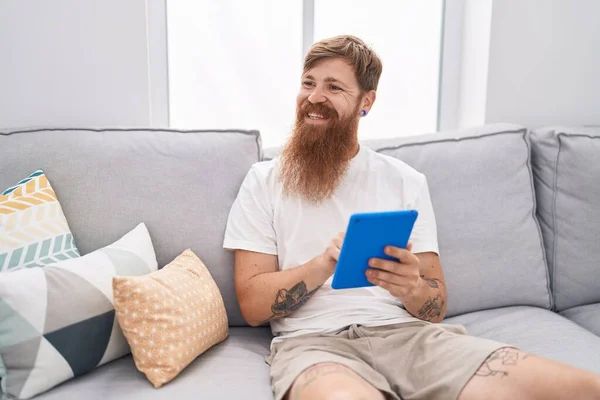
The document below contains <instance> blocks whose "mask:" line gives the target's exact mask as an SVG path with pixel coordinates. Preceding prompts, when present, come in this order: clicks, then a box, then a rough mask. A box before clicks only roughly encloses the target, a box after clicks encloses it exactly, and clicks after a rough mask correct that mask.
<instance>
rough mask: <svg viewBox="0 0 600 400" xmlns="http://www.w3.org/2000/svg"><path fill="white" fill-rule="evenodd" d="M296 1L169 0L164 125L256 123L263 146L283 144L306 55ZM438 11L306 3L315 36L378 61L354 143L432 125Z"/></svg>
mask: <svg viewBox="0 0 600 400" xmlns="http://www.w3.org/2000/svg"><path fill="white" fill-rule="evenodd" d="M303 3H304V2H303V1H302V0H285V1H281V0H251V1H250V0H220V1H214V0H196V1H193V2H192V1H188V2H179V1H168V2H167V29H168V52H169V53H168V58H169V61H168V62H169V108H170V124H171V127H173V128H186V129H213V128H214V129H229V128H237V129H258V130H259V131H260V132H261V136H262V140H263V145H264V146H265V147H271V146H279V145H281V144H283V142H284V141H285V140H286V138H287V137H288V135H289V133H290V131H291V129H292V126H293V123H294V119H295V111H296V94H297V93H298V89H299V87H300V74H301V72H302V62H303V59H304V54H303V52H304V50H303V48H302V43H303V37H304V36H305V34H306V32H304V31H303V29H305V27H304V26H303V17H302V12H303ZM442 10H443V0H430V1H427V2H416V1H404V2H396V1H389V0H369V2H364V1H358V0H314V15H312V21H309V22H311V23H309V24H306V25H307V26H312V27H314V31H313V32H310V33H312V36H313V39H314V40H315V41H317V40H320V39H322V38H325V37H329V36H334V35H338V34H342V33H349V34H353V35H356V36H358V37H360V38H361V39H363V40H365V41H366V42H367V43H368V44H369V45H371V46H372V47H373V48H374V49H375V51H377V53H378V54H379V55H380V56H381V58H382V61H383V65H384V68H383V75H382V77H381V80H380V86H379V90H378V93H377V101H376V103H375V106H374V107H373V109H372V110H371V114H370V115H369V116H368V117H367V118H364V119H363V120H362V121H361V124H360V128H359V137H360V139H372V138H386V137H395V136H400V135H412V134H420V133H429V132H434V131H435V130H436V126H437V114H438V86H439V64H440V62H439V60H440V46H441V27H442ZM304 22H306V20H305V21H304ZM309 37H310V36H309Z"/></svg>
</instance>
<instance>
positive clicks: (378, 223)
mask: <svg viewBox="0 0 600 400" xmlns="http://www.w3.org/2000/svg"><path fill="white" fill-rule="evenodd" d="M417 216H418V212H417V210H401V211H384V212H373V213H360V214H353V215H352V216H351V217H350V221H349V223H348V228H347V229H346V235H345V237H344V243H343V244H342V248H341V252H340V257H339V259H338V262H337V265H336V267H335V273H334V275H333V281H332V283H331V287H332V288H334V289H349V288H358V287H365V286H373V284H372V283H371V282H369V281H368V280H367V277H366V275H365V272H366V271H367V269H368V268H370V267H369V260H370V259H371V258H374V257H376V258H383V259H387V260H397V259H395V258H393V257H390V256H388V255H386V254H385V253H384V252H383V249H384V248H385V246H396V247H400V248H406V246H407V245H408V239H409V238H410V234H411V232H412V229H413V226H414V224H415V221H416V220H417Z"/></svg>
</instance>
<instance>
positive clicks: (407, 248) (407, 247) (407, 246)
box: [406, 242, 412, 251]
mask: <svg viewBox="0 0 600 400" xmlns="http://www.w3.org/2000/svg"><path fill="white" fill-rule="evenodd" d="M406 250H408V251H411V250H412V242H408V244H407V245H406Z"/></svg>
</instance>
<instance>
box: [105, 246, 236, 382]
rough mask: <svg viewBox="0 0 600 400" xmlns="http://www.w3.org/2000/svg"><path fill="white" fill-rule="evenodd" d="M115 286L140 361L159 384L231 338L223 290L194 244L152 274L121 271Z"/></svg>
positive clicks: (140, 366)
mask: <svg viewBox="0 0 600 400" xmlns="http://www.w3.org/2000/svg"><path fill="white" fill-rule="evenodd" d="M113 289H114V290H113V293H114V297H115V311H116V312H117V318H118V320H119V325H121V329H123V333H124V334H125V337H126V338H127V342H128V343H129V345H130V347H131V354H132V356H133V360H134V361H135V365H136V367H137V369H139V370H140V371H142V372H143V373H144V374H145V375H146V377H147V378H148V380H149V381H150V382H152V384H153V385H154V386H155V387H156V388H160V387H161V386H163V385H164V384H165V383H167V382H170V381H171V380H172V379H174V378H175V377H176V376H177V375H178V374H179V373H180V372H181V371H182V370H183V369H185V367H187V366H188V365H189V363H190V362H192V361H193V360H194V359H196V357H198V356H199V355H201V354H202V353H204V352H205V351H206V350H208V349H209V348H211V347H212V346H214V345H215V344H218V343H220V342H222V341H223V340H225V339H226V338H227V334H228V325H227V314H226V312H225V307H224V306H223V298H222V297H221V293H219V289H218V288H217V285H216V284H215V281H214V280H213V279H212V277H211V276H210V272H208V269H207V268H206V266H205V265H204V264H203V263H202V261H201V260H200V259H199V258H198V257H197V256H196V255H195V254H194V253H193V252H192V251H191V250H189V249H188V250H185V251H184V252H183V253H181V254H180V255H179V256H178V257H177V258H176V259H175V260H173V261H171V262H170V263H169V264H168V265H166V266H165V267H164V268H162V269H160V270H159V271H156V272H153V273H151V274H147V275H143V276H115V277H114V278H113Z"/></svg>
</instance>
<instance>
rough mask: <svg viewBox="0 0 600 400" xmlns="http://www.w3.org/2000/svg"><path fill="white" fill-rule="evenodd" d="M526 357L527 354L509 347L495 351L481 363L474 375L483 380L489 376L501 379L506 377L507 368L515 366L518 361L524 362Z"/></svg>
mask: <svg viewBox="0 0 600 400" xmlns="http://www.w3.org/2000/svg"><path fill="white" fill-rule="evenodd" d="M527 357H529V354H527V353H523V352H521V351H519V350H517V349H513V348H510V347H505V348H502V349H499V350H496V351H495V352H494V353H492V355H491V356H489V357H488V358H487V359H486V360H485V361H484V362H483V364H482V365H481V367H480V368H479V370H477V372H476V373H475V376H481V377H484V378H485V377H489V376H499V377H500V378H503V377H505V376H508V370H509V368H507V367H510V366H516V365H518V363H519V361H521V360H525V359H526V358H527Z"/></svg>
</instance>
